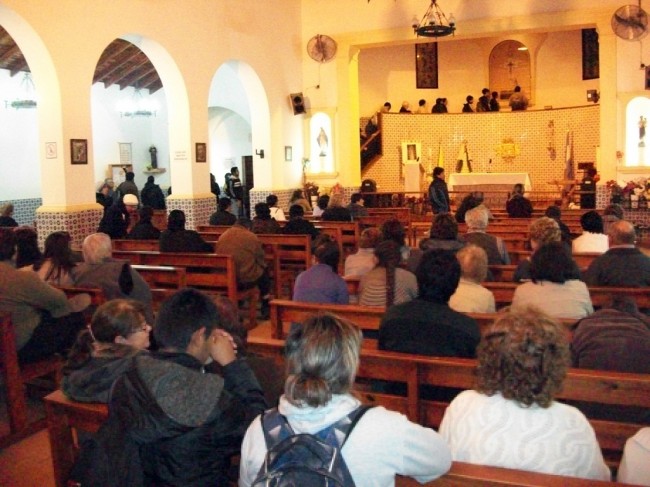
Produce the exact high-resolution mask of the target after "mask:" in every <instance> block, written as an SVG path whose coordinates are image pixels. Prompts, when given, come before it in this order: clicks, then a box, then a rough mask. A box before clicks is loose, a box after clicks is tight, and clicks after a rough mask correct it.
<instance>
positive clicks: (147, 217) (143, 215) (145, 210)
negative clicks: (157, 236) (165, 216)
mask: <svg viewBox="0 0 650 487" xmlns="http://www.w3.org/2000/svg"><path fill="white" fill-rule="evenodd" d="M138 215H139V216H140V221H141V222H150V221H151V219H152V218H153V208H152V207H151V206H147V205H144V206H142V207H140V210H139V211H138Z"/></svg>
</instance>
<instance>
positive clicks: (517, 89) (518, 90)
mask: <svg viewBox="0 0 650 487" xmlns="http://www.w3.org/2000/svg"><path fill="white" fill-rule="evenodd" d="M520 91H521V86H519V85H517V86H515V92H516V93H518V92H520Z"/></svg>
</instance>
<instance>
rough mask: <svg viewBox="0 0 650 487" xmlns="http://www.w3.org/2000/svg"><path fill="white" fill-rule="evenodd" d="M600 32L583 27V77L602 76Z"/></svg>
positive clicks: (585, 78) (594, 77)
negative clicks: (599, 44)
mask: <svg viewBox="0 0 650 487" xmlns="http://www.w3.org/2000/svg"><path fill="white" fill-rule="evenodd" d="M599 55H600V54H599V46H598V32H597V31H596V29H582V79H583V80H587V79H598V78H600V61H599Z"/></svg>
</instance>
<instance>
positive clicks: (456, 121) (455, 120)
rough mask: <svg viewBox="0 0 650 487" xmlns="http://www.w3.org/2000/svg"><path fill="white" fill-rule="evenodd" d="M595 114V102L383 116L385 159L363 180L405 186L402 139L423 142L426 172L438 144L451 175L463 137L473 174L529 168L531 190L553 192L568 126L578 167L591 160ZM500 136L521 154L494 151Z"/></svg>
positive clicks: (596, 139)
mask: <svg viewBox="0 0 650 487" xmlns="http://www.w3.org/2000/svg"><path fill="white" fill-rule="evenodd" d="M599 117H600V109H599V107H598V105H593V106H586V107H577V108H566V109H557V110H534V111H526V112H514V113H513V112H499V113H475V114H443V115H437V114H423V115H418V114H412V115H400V114H384V115H383V118H382V136H383V149H384V154H383V157H382V158H381V159H380V160H378V161H377V162H375V163H373V164H371V165H370V166H369V167H368V169H367V170H366V171H364V173H363V174H362V175H361V179H367V178H370V179H374V180H375V181H376V182H377V185H378V190H379V191H400V190H403V188H404V179H403V174H402V172H401V161H402V155H401V146H402V142H405V141H410V142H419V143H420V144H421V147H422V157H421V162H422V164H423V165H424V167H425V168H426V170H427V171H429V169H430V167H435V166H436V163H437V161H438V149H439V147H441V148H442V152H443V155H444V167H445V172H446V173H447V175H449V174H451V173H452V172H454V169H455V166H456V160H457V158H458V153H459V150H460V147H461V142H462V141H463V140H467V149H468V153H469V156H470V159H472V166H473V170H474V172H488V169H489V172H528V173H529V174H530V178H531V181H532V184H533V190H536V191H549V190H554V189H555V187H554V186H552V185H549V184H548V182H549V181H552V180H554V179H563V178H564V167H565V141H566V134H567V131H568V130H572V131H573V134H574V137H573V140H574V161H575V164H576V166H575V167H576V170H577V163H578V162H595V160H596V146H597V145H598V144H599V137H600V121H599ZM504 139H512V140H513V141H514V142H515V144H517V146H518V147H519V151H520V153H519V155H518V156H516V157H515V158H514V159H512V160H505V159H503V158H502V157H501V156H499V155H498V154H497V147H498V146H499V145H500V144H501V143H502V141H503V140H504ZM490 159H491V160H492V163H491V164H489V160H490Z"/></svg>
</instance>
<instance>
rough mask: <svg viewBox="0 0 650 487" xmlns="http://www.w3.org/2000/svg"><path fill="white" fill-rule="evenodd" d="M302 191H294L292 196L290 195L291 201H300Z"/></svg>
mask: <svg viewBox="0 0 650 487" xmlns="http://www.w3.org/2000/svg"><path fill="white" fill-rule="evenodd" d="M302 197H303V196H302V189H296V190H295V191H294V192H293V193H292V194H291V201H296V200H299V199H302Z"/></svg>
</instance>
